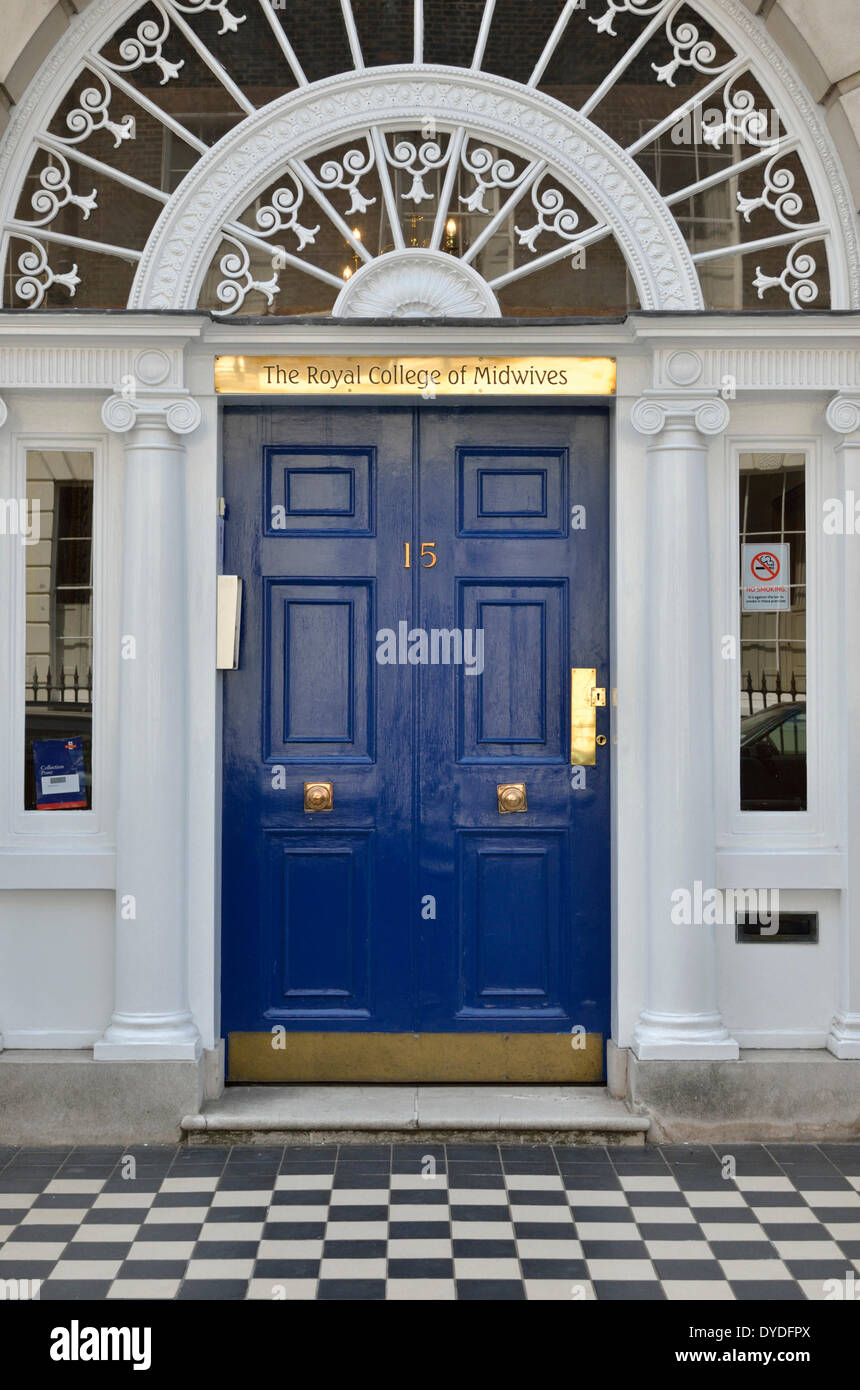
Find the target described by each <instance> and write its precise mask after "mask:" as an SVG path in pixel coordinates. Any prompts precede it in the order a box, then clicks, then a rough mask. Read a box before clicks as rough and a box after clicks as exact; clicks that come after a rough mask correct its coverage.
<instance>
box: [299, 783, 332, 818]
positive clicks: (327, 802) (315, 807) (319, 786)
mask: <svg viewBox="0 0 860 1390" xmlns="http://www.w3.org/2000/svg"><path fill="white" fill-rule="evenodd" d="M333 806H334V788H333V786H332V784H331V782H305V810H306V811H331V810H332V808H333Z"/></svg>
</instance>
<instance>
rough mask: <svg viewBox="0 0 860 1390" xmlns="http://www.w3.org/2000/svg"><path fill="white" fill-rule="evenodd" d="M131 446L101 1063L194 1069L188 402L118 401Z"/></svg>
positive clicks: (192, 425) (110, 410) (114, 412)
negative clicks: (109, 1000)
mask: <svg viewBox="0 0 860 1390" xmlns="http://www.w3.org/2000/svg"><path fill="white" fill-rule="evenodd" d="M102 419H103V420H104V423H105V424H106V425H107V427H108V429H110V430H113V431H115V432H116V433H120V434H124V435H125V436H126V443H125V503H124V520H123V528H124V532H123V552H122V553H123V565H122V576H121V612H122V619H121V624H122V637H121V642H122V651H121V660H120V684H119V691H120V694H119V700H120V718H119V731H120V732H119V745H120V746H119V750H118V774H117V789H118V797H117V855H116V858H117V864H116V884H117V886H116V897H117V910H116V939H115V953H116V960H115V968H114V969H115V975H114V979H115V985H114V1011H113V1016H112V1018H111V1022H110V1025H109V1027H108V1029H107V1031H106V1032H105V1035H104V1037H103V1038H102V1039H101V1040H100V1041H99V1042H98V1043H96V1046H95V1058H96V1060H97V1061H114V1060H123V1061H135V1060H141V1059H151V1060H162V1059H195V1060H196V1058H198V1057H199V1055H200V1049H201V1044H200V1038H199V1035H198V1032H197V1028H196V1026H195V1024H194V1020H193V1018H192V1016H191V1013H190V1010H189V1008H188V960H187V956H188V947H187V932H186V873H187V869H186V817H187V803H188V797H187V790H188V787H187V779H188V754H187V749H188V737H187V715H186V708H187V690H188V681H187V671H186V662H187V649H188V643H187V626H186V625H187V616H186V608H187V601H186V599H187V596H186V588H187V586H186V572H185V571H186V566H185V505H184V496H185V478H184V459H185V447H184V444H183V442H182V438H181V437H182V435H184V434H189V433H191V431H192V430H194V429H196V428H197V426H198V424H199V423H200V407H199V406H198V405H197V403H196V402H195V401H193V400H192V399H191V398H190V397H187V396H182V397H177V398H173V399H166V398H159V397H157V396H154V395H147V394H142V395H141V396H136V397H134V398H132V399H126V398H124V397H122V396H111V397H110V398H109V399H108V400H107V401H106V402H105V405H104V407H103V410H102Z"/></svg>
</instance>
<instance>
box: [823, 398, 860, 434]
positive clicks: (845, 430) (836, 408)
mask: <svg viewBox="0 0 860 1390" xmlns="http://www.w3.org/2000/svg"><path fill="white" fill-rule="evenodd" d="M827 423H828V425H829V426H830V428H831V429H832V430H834V431H835V432H836V434H856V433H857V432H858V430H860V391H858V392H849V391H841V392H840V393H839V395H838V396H834V397H833V399H832V401H831V402H830V404H829V405H828V407H827Z"/></svg>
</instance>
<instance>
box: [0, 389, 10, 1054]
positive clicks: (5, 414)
mask: <svg viewBox="0 0 860 1390" xmlns="http://www.w3.org/2000/svg"><path fill="white" fill-rule="evenodd" d="M8 418H9V409H8V406H7V405H6V402H5V401H4V400H3V398H2V397H0V430H2V428H3V426H4V425H5V423H6V421H7V420H8ZM2 1051H3V1034H2V1032H0V1052H2Z"/></svg>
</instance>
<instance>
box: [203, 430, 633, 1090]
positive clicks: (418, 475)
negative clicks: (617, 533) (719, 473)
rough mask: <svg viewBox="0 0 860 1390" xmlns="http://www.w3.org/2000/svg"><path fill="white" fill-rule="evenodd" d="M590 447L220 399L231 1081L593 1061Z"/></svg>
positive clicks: (595, 463)
mask: <svg viewBox="0 0 860 1390" xmlns="http://www.w3.org/2000/svg"><path fill="white" fill-rule="evenodd" d="M607 448H608V430H607V416H606V413H605V412H603V411H599V410H593V411H590V410H578V411H576V412H574V411H569V410H564V409H560V408H557V407H543V408H535V407H533V406H530V407H529V408H527V409H521V408H518V407H515V406H513V405H512V406H511V407H510V408H508V407H506V406H504V405H503V406H501V407H500V406H499V405H498V404H496V403H494V404H493V405H492V407H483V406H482V405H469V406H463V407H456V406H454V407H452V406H450V405H446V406H444V407H440V406H436V405H435V404H432V403H428V404H422V405H420V406H417V407H413V406H411V405H408V404H405V403H404V404H395V405H392V406H381V407H380V406H378V405H376V404H375V403H374V404H373V406H355V405H354V404H352V403H348V404H347V403H344V404H343V405H340V404H338V403H331V404H330V405H327V407H326V408H325V409H321V408H319V407H316V406H314V407H304V406H290V407H289V408H276V409H271V408H265V407H263V408H260V407H259V406H254V407H234V408H232V409H229V410H228V411H227V412H226V414H225V492H226V495H227V499H228V506H229V511H228V523H227V542H226V557H225V568H226V569H227V570H228V571H229V572H233V573H238V574H240V575H242V577H243V578H244V580H245V598H244V605H245V608H244V634H243V646H242V652H241V655H240V668H239V670H238V671H236V672H231V673H229V674H228V675H227V676H226V678H225V685H224V771H225V793H224V832H223V862H224V888H223V957H224V977H223V1021H224V1031H225V1032H226V1033H227V1034H228V1035H229V1039H230V1042H229V1048H230V1075H231V1079H234V1080H253V1079H297V1080H301V1079H332V1080H336V1079H344V1080H356V1079H368V1080H373V1079H377V1080H395V1079H415V1080H430V1079H434V1078H438V1079H447V1080H458V1079H459V1080H468V1079H470V1078H475V1079H483V1080H487V1079H492V1078H493V1076H495V1077H496V1079H513V1078H518V1079H522V1080H527V1079H546V1080H559V1079H574V1076H580V1077H581V1078H582V1079H597V1078H599V1076H600V1075H601V1074H602V1060H601V1047H600V1037H599V1035H603V1034H605V1033H606V1032H607V1022H608V985H609V894H608V853H609V846H608V829H609V793H608V787H609V781H608V771H609V769H608V761H607V752H608V750H605V751H604V752H603V753H602V756H601V754H599V756H598V764H597V766H596V767H594V768H588V769H587V770H586V774H585V786H584V787H580V788H578V789H575V790H574V789H572V788H571V768H570V704H569V698H570V690H569V687H570V677H569V671H570V667H571V666H573V665H576V666H586V667H591V666H594V667H595V668H597V671H598V678H597V679H598V684H606V683H607V677H608V672H607V670H606V660H607V650H608V643H607V610H608V603H607V598H608V544H607V512H608V468H607ZM571 507H576V508H577V515H578V518H579V520H578V524H577V526H576V527H574V528H572V526H571ZM581 509H584V511H582V510H581ZM583 517H584V518H585V525H584V527H583V525H582V520H583ZM406 543H408V544H409V546H410V563H409V565H408V566H407V564H406V551H405V548H404V547H405V545H406ZM431 561H432V563H431ZM383 630H386V631H388V632H390V633H391V634H392V635H393V637H394V647H395V650H396V652H397V659H396V660H394V661H393V662H380V660H379V659H378V657H379V643H380V637H381V633H382V632H383ZM419 633H423V634H424V636H423V637H422V638H421V644H422V646H423V647H424V648H425V654H426V664H424V663H416V655H417V654H419V653H418V647H417V644H416V643H415V639H416V638H417V636H418V634H419ZM479 633H480V634H481V635H482V640H483V647H481V645H480V643H479V641H478V636H477V634H479ZM604 718H605V716H604ZM311 781H313V782H317V781H324V782H331V783H332V786H333V808H332V810H331V811H327V812H307V811H305V810H304V800H303V788H304V784H305V783H306V782H311ZM505 783H525V786H526V797H527V809H526V810H525V811H523V812H515V813H512V814H501V813H500V810H499V800H498V792H497V789H498V787H499V786H500V785H503V784H505ZM277 1025H280V1026H282V1028H283V1029H285V1030H286V1032H287V1034H288V1035H290V1036H291V1037H292V1042H291V1043H290V1044H289V1046H288V1047H286V1048H284V1049H283V1050H282V1051H281V1053H280V1054H279V1055H278V1053H277V1049H273V1048H272V1045H271V1030H272V1028H273V1027H276V1026H277ZM574 1028H578V1029H580V1030H585V1032H586V1033H587V1034H588V1035H589V1037H588V1046H587V1048H586V1049H585V1050H584V1053H583V1054H582V1055H581V1056H580V1057H579V1058H577V1057H576V1056H575V1055H574V1049H572V1048H571V1040H570V1030H571V1029H574ZM341 1030H344V1031H347V1032H349V1033H350V1034H352V1035H354V1036H353V1043H352V1045H351V1047H350V1049H349V1050H347V1051H344V1049H342V1048H340V1047H339V1046H338V1045H337V1044H336V1042H333V1041H332V1039H335V1040H336V1038H337V1034H338V1032H339V1031H341ZM538 1035H540V1036H538ZM458 1037H461V1041H458ZM384 1038H388V1039H389V1041H388V1042H384V1041H383V1039H384ZM482 1038H483V1039H484V1042H483V1043H482V1042H481V1039H482ZM302 1039H303V1041H302ZM374 1039H375V1040H376V1043H375V1044H374ZM433 1039H435V1043H434V1042H433ZM535 1039H536V1041H535ZM583 1068H584V1070H583Z"/></svg>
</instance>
